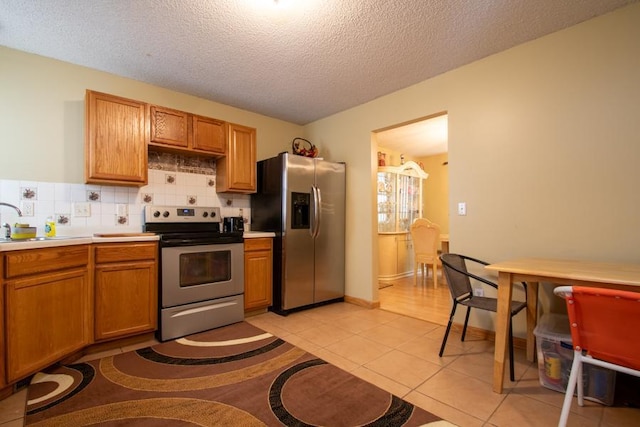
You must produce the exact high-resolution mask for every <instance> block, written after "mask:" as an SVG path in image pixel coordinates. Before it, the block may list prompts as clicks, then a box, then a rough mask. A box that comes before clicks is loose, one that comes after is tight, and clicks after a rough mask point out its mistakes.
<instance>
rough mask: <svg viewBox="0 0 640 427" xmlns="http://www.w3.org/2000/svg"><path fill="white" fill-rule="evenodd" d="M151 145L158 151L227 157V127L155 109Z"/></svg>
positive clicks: (214, 120) (152, 115) (211, 120)
mask: <svg viewBox="0 0 640 427" xmlns="http://www.w3.org/2000/svg"><path fill="white" fill-rule="evenodd" d="M149 110H150V116H151V117H150V119H151V136H150V139H149V145H151V146H153V147H157V148H158V149H165V150H168V151H178V152H183V153H184V152H193V153H197V154H202V155H213V156H216V157H217V156H224V155H225V153H226V134H225V126H224V125H225V124H224V122H223V121H221V120H216V119H212V118H209V117H203V116H198V115H195V114H189V113H185V112H183V111H178V110H172V109H170V108H165V107H159V106H155V105H152V106H151V107H150V108H149Z"/></svg>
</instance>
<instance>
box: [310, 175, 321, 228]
mask: <svg viewBox="0 0 640 427" xmlns="http://www.w3.org/2000/svg"><path fill="white" fill-rule="evenodd" d="M311 195H312V198H313V201H312V202H313V226H312V227H311V237H313V238H314V239H315V238H316V237H318V233H319V232H320V189H319V188H318V187H316V186H315V185H313V186H311Z"/></svg>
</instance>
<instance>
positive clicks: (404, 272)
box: [378, 233, 413, 282]
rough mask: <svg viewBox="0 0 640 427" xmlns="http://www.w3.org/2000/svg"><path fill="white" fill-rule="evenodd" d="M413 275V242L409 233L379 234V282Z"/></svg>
mask: <svg viewBox="0 0 640 427" xmlns="http://www.w3.org/2000/svg"><path fill="white" fill-rule="evenodd" d="M412 274H413V242H412V241H411V235H410V234H409V233H380V234H378V280H380V281H383V282H384V281H390V280H397V279H399V278H401V277H406V276H410V275H412Z"/></svg>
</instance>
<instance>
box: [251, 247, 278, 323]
mask: <svg viewBox="0 0 640 427" xmlns="http://www.w3.org/2000/svg"><path fill="white" fill-rule="evenodd" d="M272 284H273V239H271V238H255V239H245V241H244V309H245V311H251V310H257V309H261V308H267V307H269V306H270V305H271V302H272Z"/></svg>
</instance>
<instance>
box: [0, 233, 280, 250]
mask: <svg viewBox="0 0 640 427" xmlns="http://www.w3.org/2000/svg"><path fill="white" fill-rule="evenodd" d="M275 235H276V234H275V233H274V232H271V231H245V232H244V234H243V235H242V237H244V238H245V239H257V238H260V237H275ZM159 238H160V237H159V236H157V235H139V236H113V237H97V236H58V237H48V238H42V237H39V239H43V240H25V241H9V242H2V241H1V240H0V252H6V251H17V250H22V249H38V248H51V247H56V246H69V245H87V244H91V243H120V242H144V241H154V240H159Z"/></svg>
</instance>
